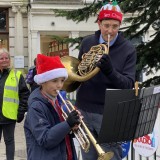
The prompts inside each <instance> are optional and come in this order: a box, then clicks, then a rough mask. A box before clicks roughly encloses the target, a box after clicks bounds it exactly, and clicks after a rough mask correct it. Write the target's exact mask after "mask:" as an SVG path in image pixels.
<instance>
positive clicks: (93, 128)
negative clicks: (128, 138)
mask: <svg viewBox="0 0 160 160" xmlns="http://www.w3.org/2000/svg"><path fill="white" fill-rule="evenodd" d="M79 111H80V112H81V114H82V116H83V117H84V119H83V120H84V122H85V124H86V125H87V127H88V129H89V130H90V132H91V133H92V135H93V136H94V137H95V139H97V138H98V134H99V132H100V129H101V123H102V118H103V116H102V115H101V114H96V113H89V112H85V111H83V110H79ZM100 146H101V147H102V149H103V150H104V151H105V152H113V153H114V157H113V158H112V159H111V160H122V158H121V157H122V148H121V145H119V144H113V145H109V144H106V143H105V144H101V145H100ZM81 151H82V157H83V160H97V159H98V154H97V151H96V149H95V147H94V146H93V144H92V142H91V146H90V149H89V152H88V153H85V152H84V150H83V149H81Z"/></svg>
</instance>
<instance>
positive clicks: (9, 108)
mask: <svg viewBox="0 0 160 160" xmlns="http://www.w3.org/2000/svg"><path fill="white" fill-rule="evenodd" d="M10 62H11V59H10V54H9V52H8V51H7V50H6V49H5V48H0V140H1V135H2V132H3V137H4V141H5V145H6V158H7V160H14V152H15V142H14V131H15V125H16V122H18V123H20V122H22V120H23V119H24V114H25V112H27V108H28V105H27V101H28V97H29V95H30V91H29V89H28V87H27V85H26V82H25V80H24V77H23V75H22V73H21V72H20V71H16V70H15V69H12V68H10Z"/></svg>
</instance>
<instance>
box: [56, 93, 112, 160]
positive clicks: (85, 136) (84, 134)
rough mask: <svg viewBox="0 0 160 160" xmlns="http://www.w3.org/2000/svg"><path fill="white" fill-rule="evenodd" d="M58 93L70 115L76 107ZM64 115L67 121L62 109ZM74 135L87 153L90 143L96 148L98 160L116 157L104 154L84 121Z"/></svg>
mask: <svg viewBox="0 0 160 160" xmlns="http://www.w3.org/2000/svg"><path fill="white" fill-rule="evenodd" d="M57 93H58V95H59V97H60V99H61V100H62V102H63V104H64V105H65V107H66V109H67V111H68V112H69V113H70V112H71V111H73V110H75V107H74V106H73V105H72V103H71V102H70V101H69V100H64V98H63V97H62V95H61V94H60V92H59V91H57ZM62 114H63V115H62V116H63V117H64V119H65V120H66V119H67V117H68V116H67V113H66V112H65V111H64V109H63V108H62ZM73 133H74V135H75V137H76V139H77V140H78V142H79V144H80V146H81V147H82V149H83V150H84V151H85V152H88V151H89V147H90V141H91V142H92V143H93V146H94V147H95V149H96V151H97V153H98V159H97V160H110V159H111V158H112V157H113V155H114V153H113V152H106V153H105V152H104V150H103V149H102V148H101V146H100V145H99V144H98V143H97V141H96V140H95V138H94V136H93V135H92V134H91V132H90V131H89V129H88V127H87V126H86V124H85V123H84V121H83V120H82V119H81V123H80V125H79V126H78V130H73Z"/></svg>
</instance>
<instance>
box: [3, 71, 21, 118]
mask: <svg viewBox="0 0 160 160" xmlns="http://www.w3.org/2000/svg"><path fill="white" fill-rule="evenodd" d="M20 75H21V72H20V71H14V70H11V71H10V73H9V75H8V77H7V79H6V82H5V86H4V93H3V105H2V113H3V115H4V116H5V117H7V118H9V119H13V120H16V119H17V113H18V107H19V95H18V84H19V79H20Z"/></svg>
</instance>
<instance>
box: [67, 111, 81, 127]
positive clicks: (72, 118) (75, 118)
mask: <svg viewBox="0 0 160 160" xmlns="http://www.w3.org/2000/svg"><path fill="white" fill-rule="evenodd" d="M66 121H67V122H68V124H69V126H70V127H71V128H72V127H74V126H75V125H76V124H77V125H78V124H80V117H79V115H78V112H77V111H76V110H74V111H72V112H71V113H69V114H68V118H67V120H66Z"/></svg>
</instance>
